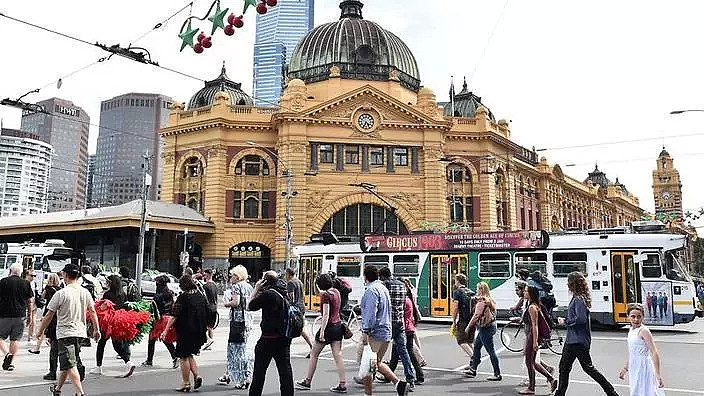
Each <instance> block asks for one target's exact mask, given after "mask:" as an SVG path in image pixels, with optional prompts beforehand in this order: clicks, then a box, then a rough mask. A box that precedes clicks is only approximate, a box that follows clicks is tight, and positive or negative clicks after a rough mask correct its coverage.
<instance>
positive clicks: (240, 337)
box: [227, 289, 247, 344]
mask: <svg viewBox="0 0 704 396" xmlns="http://www.w3.org/2000/svg"><path fill="white" fill-rule="evenodd" d="M239 293H240V304H239V307H238V308H239V309H240V310H241V311H242V319H244V315H245V313H244V307H245V306H246V302H245V301H244V296H243V295H242V289H240V290H239ZM230 309H232V310H234V309H235V308H230ZM246 332H247V323H246V322H245V321H244V320H242V321H239V320H237V321H235V320H233V321H232V322H230V336H229V338H228V341H227V342H231V343H235V344H243V343H244V342H246V341H247V340H246V339H245V333H246Z"/></svg>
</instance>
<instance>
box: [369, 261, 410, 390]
mask: <svg viewBox="0 0 704 396" xmlns="http://www.w3.org/2000/svg"><path fill="white" fill-rule="evenodd" d="M364 282H365V283H366V284H367V290H366V291H365V292H364V295H363V296H362V302H361V304H360V306H361V307H362V323H361V328H362V336H361V340H360V342H361V343H362V345H367V344H369V346H370V347H371V348H372V351H374V352H375V353H376V367H377V371H379V373H381V374H382V375H383V376H384V378H386V379H387V380H389V381H390V382H393V384H394V385H395V386H396V392H397V393H398V394H399V395H401V396H403V395H407V394H408V391H409V390H410V388H409V386H408V383H407V382H406V381H401V380H399V379H398V377H396V375H395V374H394V373H393V371H391V369H390V368H389V366H387V365H386V364H385V363H384V362H383V359H384V355H385V354H386V351H387V350H388V349H389V344H390V343H391V296H390V295H389V290H388V289H387V288H386V286H384V284H383V283H381V281H379V271H378V270H377V268H376V267H374V266H371V265H368V266H366V267H365V268H364ZM373 381H374V377H373V376H371V375H368V376H366V377H364V393H365V395H371V394H372V382H373Z"/></svg>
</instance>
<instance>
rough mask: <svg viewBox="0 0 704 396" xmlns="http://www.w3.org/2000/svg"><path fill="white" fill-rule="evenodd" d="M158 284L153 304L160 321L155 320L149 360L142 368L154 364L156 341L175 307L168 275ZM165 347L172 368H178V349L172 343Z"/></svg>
mask: <svg viewBox="0 0 704 396" xmlns="http://www.w3.org/2000/svg"><path fill="white" fill-rule="evenodd" d="M155 283H156V293H155V294H154V299H153V300H152V302H153V304H152V305H153V310H154V312H153V316H155V317H158V318H159V319H155V320H154V325H153V326H154V327H153V328H152V331H151V332H150V333H149V343H148V344H147V360H145V361H144V362H143V363H142V366H146V367H151V366H152V365H153V364H154V363H153V360H154V349H155V348H156V341H157V340H158V339H159V336H160V335H161V332H162V330H163V329H164V327H166V324H167V323H168V322H169V318H170V317H171V308H172V307H173V305H174V293H173V292H172V291H171V289H169V286H168V285H169V277H168V276H166V275H160V276H157V277H156V279H155ZM162 342H163V343H164V346H166V349H167V350H168V351H169V355H171V363H172V366H171V368H176V367H178V358H177V357H176V348H175V347H174V344H173V343H171V342H166V341H163V340H162Z"/></svg>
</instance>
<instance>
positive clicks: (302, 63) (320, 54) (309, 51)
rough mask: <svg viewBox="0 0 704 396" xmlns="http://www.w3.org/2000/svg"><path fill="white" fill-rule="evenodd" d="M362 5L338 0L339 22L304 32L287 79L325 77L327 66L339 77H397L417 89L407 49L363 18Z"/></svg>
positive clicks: (414, 68) (417, 75)
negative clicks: (335, 68) (333, 68)
mask: <svg viewBox="0 0 704 396" xmlns="http://www.w3.org/2000/svg"><path fill="white" fill-rule="evenodd" d="M362 7H363V4H362V2H361V1H358V0H345V1H342V2H341V3H340V9H341V10H342V13H341V16H340V20H339V21H337V22H331V23H326V24H324V25H320V26H317V27H316V28H314V29H313V30H311V31H310V32H308V34H306V36H305V37H303V39H302V40H301V41H300V42H299V43H298V45H297V46H296V48H295V49H294V51H293V55H292V56H291V62H290V63H289V69H288V76H289V78H299V79H301V80H303V81H305V82H306V83H311V82H316V81H322V80H327V79H328V78H330V74H331V73H330V68H332V67H333V66H336V67H337V68H339V76H340V77H341V78H345V79H354V80H375V81H389V80H399V81H400V82H401V84H402V85H403V86H404V87H406V88H408V89H410V90H412V91H416V92H417V91H418V89H419V88H420V73H419V72H418V64H417V63H416V59H415V57H414V56H413V54H412V53H411V50H410V49H408V46H406V44H405V43H404V42H403V41H401V39H400V38H398V37H397V36H396V35H395V34H393V33H391V32H389V31H387V30H385V29H384V28H382V27H381V26H379V25H378V24H376V23H374V22H372V21H368V20H365V19H363V18H362ZM336 75H337V70H336V71H335V76H336Z"/></svg>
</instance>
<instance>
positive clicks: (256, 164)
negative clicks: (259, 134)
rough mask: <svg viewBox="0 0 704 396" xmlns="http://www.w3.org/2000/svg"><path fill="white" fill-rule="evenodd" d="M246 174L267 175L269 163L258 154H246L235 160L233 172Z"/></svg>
mask: <svg viewBox="0 0 704 396" xmlns="http://www.w3.org/2000/svg"><path fill="white" fill-rule="evenodd" d="M243 172H244V174H245V175H247V176H269V164H267V162H266V161H265V160H264V158H262V157H260V156H258V155H247V156H245V157H244V158H242V159H240V160H239V161H237V165H236V166H235V174H236V175H241V174H242V173H243Z"/></svg>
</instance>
